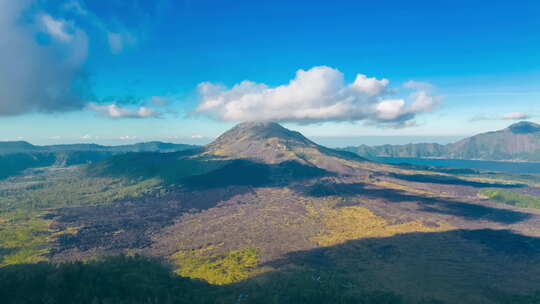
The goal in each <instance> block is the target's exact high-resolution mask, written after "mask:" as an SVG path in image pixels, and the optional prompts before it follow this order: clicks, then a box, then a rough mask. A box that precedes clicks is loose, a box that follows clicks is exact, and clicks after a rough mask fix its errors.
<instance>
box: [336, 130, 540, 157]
mask: <svg viewBox="0 0 540 304" xmlns="http://www.w3.org/2000/svg"><path fill="white" fill-rule="evenodd" d="M343 150H345V151H349V152H354V153H357V154H358V155H360V156H363V157H368V158H373V157H413V158H453V159H477V160H499V161H540V125H539V124H536V123H533V122H528V121H521V122H517V123H514V124H512V125H510V126H508V127H507V128H504V129H502V130H497V131H491V132H485V133H481V134H477V135H473V136H471V137H468V138H464V139H462V140H460V141H457V142H455V143H450V144H446V145H441V144H437V143H419V144H407V145H380V146H367V145H360V146H357V147H346V148H343Z"/></svg>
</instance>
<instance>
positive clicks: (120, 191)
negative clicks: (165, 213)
mask: <svg viewBox="0 0 540 304" xmlns="http://www.w3.org/2000/svg"><path fill="white" fill-rule="evenodd" d="M160 190H162V188H161V187H160V180H158V179H147V180H143V181H136V182H133V181H128V180H124V179H118V178H85V177H80V176H70V177H68V178H64V179H61V180H56V181H54V182H51V183H42V184H39V185H36V186H32V187H26V188H8V189H5V190H1V191H0V212H2V211H3V212H10V211H13V210H21V209H25V210H32V211H39V210H46V209H54V208H65V207H78V206H88V205H100V204H108V203H112V202H114V201H117V200H122V199H127V198H136V197H141V196H143V195H145V194H148V193H151V192H156V193H158V194H159V193H160Z"/></svg>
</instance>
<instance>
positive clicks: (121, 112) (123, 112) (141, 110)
mask: <svg viewBox="0 0 540 304" xmlns="http://www.w3.org/2000/svg"><path fill="white" fill-rule="evenodd" d="M87 109H88V110H90V111H93V112H96V113H97V114H99V115H101V116H104V117H109V118H155V117H159V116H160V115H161V113H160V112H158V111H155V110H153V109H150V108H147V107H138V108H135V109H130V108H126V107H124V108H123V107H119V106H117V105H116V104H98V103H95V102H91V103H89V104H88V106H87Z"/></svg>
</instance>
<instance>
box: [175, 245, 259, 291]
mask: <svg viewBox="0 0 540 304" xmlns="http://www.w3.org/2000/svg"><path fill="white" fill-rule="evenodd" d="M214 248H215V246H211V247H207V248H203V249H199V250H192V251H188V252H186V251H179V252H177V253H175V254H174V255H173V256H172V259H173V261H174V262H175V264H176V265H178V266H180V268H178V269H177V270H176V271H175V272H176V273H177V274H179V275H181V276H184V277H189V278H197V279H203V280H205V281H207V282H208V283H211V284H216V285H224V284H230V283H235V282H239V281H242V280H245V279H247V278H248V277H250V276H252V275H253V274H255V267H256V266H257V264H258V257H257V251H256V250H254V249H252V248H249V247H244V248H241V249H238V250H231V251H228V252H226V253H224V254H209V251H212V250H213V249H214Z"/></svg>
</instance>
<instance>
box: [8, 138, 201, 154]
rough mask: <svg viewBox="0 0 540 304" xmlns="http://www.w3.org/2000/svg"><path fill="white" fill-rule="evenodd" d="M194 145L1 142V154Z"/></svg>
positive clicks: (165, 149) (172, 148) (166, 148)
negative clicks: (46, 144)
mask: <svg viewBox="0 0 540 304" xmlns="http://www.w3.org/2000/svg"><path fill="white" fill-rule="evenodd" d="M195 147H197V146H194V145H186V144H172V143H164V142H160V141H151V142H143V143H137V144H132V145H120V146H102V145H97V144H70V145H49V146H36V145H32V144H31V143H29V142H26V141H4V142H0V154H10V153H29V152H66V151H78V152H81V151H100V152H119V153H121V152H175V151H182V150H186V149H191V148H195Z"/></svg>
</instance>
